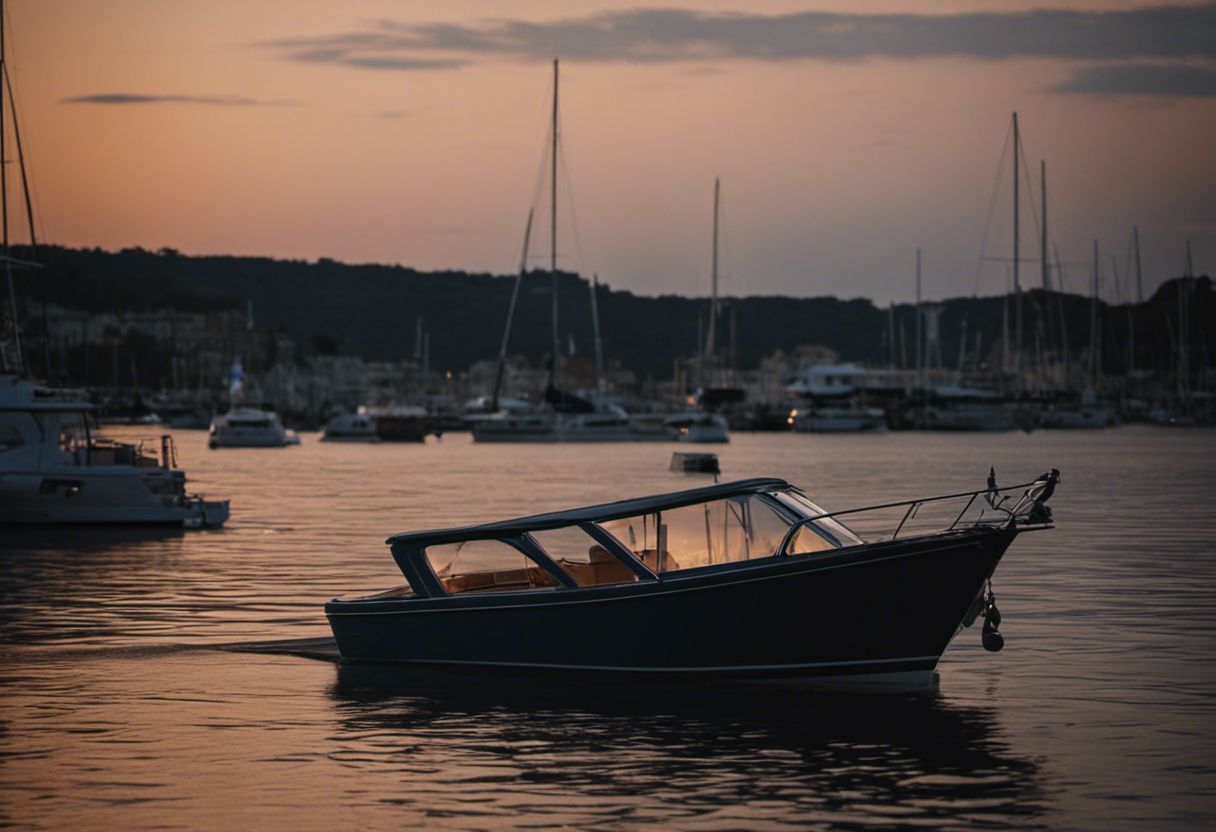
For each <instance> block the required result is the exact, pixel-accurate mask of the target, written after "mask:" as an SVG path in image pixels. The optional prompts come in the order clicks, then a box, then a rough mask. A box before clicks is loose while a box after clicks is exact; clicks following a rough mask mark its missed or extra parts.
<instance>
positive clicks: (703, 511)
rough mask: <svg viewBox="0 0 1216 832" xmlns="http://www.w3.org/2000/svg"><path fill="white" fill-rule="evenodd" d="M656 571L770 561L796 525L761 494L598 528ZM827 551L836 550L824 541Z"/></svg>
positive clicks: (653, 513)
mask: <svg viewBox="0 0 1216 832" xmlns="http://www.w3.org/2000/svg"><path fill="white" fill-rule="evenodd" d="M600 525H601V526H602V527H603V529H604V530H605V531H607V532H608V533H609V534H611V535H612V536H613V537H615V538H616V539H617V540H619V541H620V542H621V544H622V545H623V546H625V547H626V548H627V549H629V551H631V552H632V553H633V554H634V556H635V557H637V558H638V559H639V560H640V561H642V563H644V564H646V566H648V567H649V568H650V569H652V570H654V571H655V572H659V573H662V572H674V571H677V570H680V569H692V568H694V567H698V566H709V565H711V564H717V563H731V562H735V561H744V560H751V559H754V558H765V557H770V556H772V555H774V554H776V553H777V550H778V549H779V548H780V547H781V542H782V541H783V540H784V539H785V535H786V532H788V531H789V528H790V526H791V525H792V521H791V520H790V519H788V518H787V517H785V516H784V515H783V514H782V513H780V512H778V511H777V509H776V508H774V507H773V506H772V505H770V504H769V503H768V502H766V501H765V500H764V499H763V498H762V497H761V496H759V495H757V494H744V495H741V496H737V497H730V498H728V499H725V500H714V501H712V502H708V503H699V504H696V505H691V506H684V507H681V508H675V509H666V510H664V511H656V512H651V513H647V514H640V515H637V516H634V517H625V518H622V519H620V520H609V521H606V522H604V523H601V524H600ZM824 542H825V546H824V547H823V548H834V547H833V546H832V544H831V542H830V541H826V540H825V541H824Z"/></svg>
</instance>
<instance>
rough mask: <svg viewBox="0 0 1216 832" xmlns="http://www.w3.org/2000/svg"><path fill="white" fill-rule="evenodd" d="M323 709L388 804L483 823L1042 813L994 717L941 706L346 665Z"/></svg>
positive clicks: (923, 820)
mask: <svg viewBox="0 0 1216 832" xmlns="http://www.w3.org/2000/svg"><path fill="white" fill-rule="evenodd" d="M329 695H330V698H331V700H332V702H333V705H334V710H335V718H336V719H337V721H338V730H337V731H336V732H335V734H334V735H333V736H332V740H333V742H334V743H335V745H336V746H337V748H336V750H335V755H336V756H337V757H339V758H341V759H342V760H343V761H344V763H345V764H347V765H351V766H354V767H360V766H366V767H368V768H369V769H377V770H379V769H382V768H383V767H384V766H386V765H395V766H397V767H398V768H399V769H400V770H401V772H402V773H403V774H406V773H408V774H409V777H410V791H409V794H408V795H398V796H396V798H395V799H397V800H400V801H403V802H404V803H406V804H409V803H413V804H415V805H416V807H417V808H418V809H426V811H428V812H436V813H441V814H443V815H444V816H449V817H451V816H459V815H461V814H465V813H470V814H471V813H474V812H476V813H478V815H479V816H481V817H482V821H481V822H483V823H484V822H485V821H486V816H487V815H491V816H492V815H494V814H497V813H498V812H499V811H501V812H503V813H508V812H514V813H515V816H516V817H518V812H519V810H520V807H521V804H526V805H527V806H528V808H529V811H530V813H544V814H554V815H558V816H559V817H554V818H551V820H552V821H553V822H562V823H573V824H583V823H587V822H590V821H591V820H592V819H595V820H596V821H598V822H603V823H613V822H617V823H620V822H627V823H628V824H629V825H631V826H637V825H647V824H654V825H670V824H672V823H679V824H680V825H682V826H685V827H687V826H689V825H692V824H695V822H697V821H698V820H700V821H708V820H709V819H711V818H712V819H713V820H714V821H716V822H718V823H721V824H725V825H726V826H743V827H749V826H750V827H753V828H754V827H755V826H756V825H757V824H760V825H762V824H764V823H766V822H776V823H780V824H782V825H784V824H789V823H790V822H791V821H792V820H796V821H797V823H799V824H812V825H814V824H829V825H830V824H832V823H846V824H850V825H851V824H873V823H879V824H884V825H888V824H892V823H898V824H910V825H926V824H928V825H932V826H935V827H937V826H941V825H946V824H951V823H966V824H967V825H969V826H984V825H987V824H988V823H992V824H994V825H996V826H1002V827H1005V826H1010V825H1013V826H1022V827H1024V826H1026V825H1028V824H1031V823H1033V822H1034V821H1035V820H1036V819H1037V818H1039V817H1040V816H1041V815H1042V814H1043V813H1044V812H1045V810H1046V801H1047V795H1046V793H1045V786H1044V777H1043V774H1042V772H1041V770H1040V768H1039V765H1038V763H1037V762H1036V761H1035V760H1034V759H1032V758H1031V757H1028V756H1026V755H1020V754H1018V753H1016V752H1014V751H1013V750H1011V749H1010V748H1009V746H1008V744H1007V742H1006V741H1005V740H1004V739H1003V736H1002V729H1001V726H1000V722H999V719H998V712H997V711H996V710H995V709H993V708H986V707H970V706H964V705H959V704H954V703H950V702H948V701H945V700H944V699H943V697H941V696H940V695H938V694H936V693H919V694H907V695H898V696H896V695H890V694H886V695H867V694H858V693H841V692H817V693H811V694H807V693H804V692H800V693H798V694H791V693H790V691H789V690H788V689H781V688H773V687H766V686H757V685H744V684H725V683H715V684H709V685H706V684H699V683H659V684H651V683H646V684H637V683H635V682H628V681H623V682H622V681H612V680H605V679H585V678H584V679H578V678H570V677H568V676H567V677H562V678H561V679H560V680H559V679H554V678H552V677H546V676H535V675H511V676H510V677H509V678H505V677H504V675H503V674H494V675H493V676H487V675H483V674H478V673H474V672H462V671H446V670H438V669H424V668H412V667H402V666H393V665H369V664H340V665H339V666H338V668H337V681H336V683H335V684H334V685H333V687H332V688H331V689H330V692H329ZM462 786H463V787H462ZM403 808H407V807H403ZM605 813H607V816H605ZM533 819H534V820H537V822H540V821H539V820H538V819H536V818H533Z"/></svg>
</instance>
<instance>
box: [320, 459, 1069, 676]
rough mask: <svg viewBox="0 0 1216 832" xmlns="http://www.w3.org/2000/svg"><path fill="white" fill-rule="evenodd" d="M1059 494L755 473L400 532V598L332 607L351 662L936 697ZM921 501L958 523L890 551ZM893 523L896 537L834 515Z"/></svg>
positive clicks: (1049, 488)
mask: <svg viewBox="0 0 1216 832" xmlns="http://www.w3.org/2000/svg"><path fill="white" fill-rule="evenodd" d="M1058 480H1059V477H1058V473H1057V472H1056V471H1054V470H1053V471H1052V472H1051V473H1049V474H1045V475H1043V476H1042V477H1040V478H1039V479H1037V480H1036V481H1034V482H1032V483H1025V484H1023V485H1020V486H1015V487H1012V488H1005V489H1001V488H997V487H996V485H995V483H994V482H993V480H992V478H991V477H990V480H989V487H988V488H987V489H982V490H978V491H971V492H963V493H960V494H949V495H945V496H942V497H931V498H923V499H918V500H909V501H906V502H903V503H890V504H884V505H878V506H870V507H866V508H863V509H851V510H848V511H840V512H825V511H823V510H822V509H821V508H819V507H818V506H817V505H815V504H814V503H813V502H811V501H810V500H809V499H808V498H807V497H806V495H805V494H804V493H803V492H802V491H801V490H799V489H798V488H796V487H794V486H792V485H790V484H789V483H787V482H785V481H784V480H780V479H775V478H757V479H749V480H740V481H737V482H731V483H724V484H719V485H711V486H705V487H702V488H694V489H690V490H686V491H678V492H675V493H670V494H661V495H657V496H653V497H642V498H636V499H629V500H623V501H620V502H615V503H607V504H603V505H595V506H588V507H585V508H576V509H570V510H567V511H559V512H554V513H550V514H540V515H535V516H531V517H525V518H522V519H518V520H505V521H501V522H495V523H487V524H483V525H476V526H466V527H462V528H452V529H441V530H435V531H420V532H411V533H406V534H399V535H395V536H393V537H391V538H389V540H388V544H389V546H390V547H391V552H392V556H393V559H394V561H395V562H396V563H397V566H398V567H399V568H400V569H401V571H402V573H403V574H404V576H405V578H406V580H407V581H408V586H402V587H398V588H396V589H391V590H388V591H386V592H383V593H380V594H377V595H371V596H368V597H363V598H354V599H334V600H333V601H330V602H329V603H328V604H326V606H325V612H326V615H327V617H328V618H329V622H330V625H331V627H332V628H333V632H334V636H335V639H336V641H337V645H338V649H339V651H340V653H341V656H342V657H343V658H344V659H347V660H352V659H357V660H373V661H399V662H409V663H417V664H430V665H477V666H484V667H509V668H534V669H548V670H568V671H580V672H606V673H629V674H645V675H658V674H667V675H675V676H682V677H689V676H693V677H695V676H713V677H739V678H745V679H761V680H764V679H774V678H790V677H793V678H806V677H812V678H817V679H823V678H828V679H833V680H837V681H839V680H841V679H857V678H858V677H861V678H863V679H864V680H865V681H874V682H887V681H891V682H895V683H897V684H901V685H902V684H912V685H918V684H923V683H931V681H932V676H933V672H934V670H935V668H936V666H937V663H938V660H939V659H940V657H941V655H942V652H943V651H944V650H945V649H946V647H947V645H948V644H949V643H950V640H951V639H952V638H953V637H954V635H955V634H956V633H957V632H958V631H960V630H961V629H962V628H963V627H964V626H969V625H970V624H971V623H973V622H974V621H975V619H976V617H977V616H979V615H981V614H982V615H983V616H984V619H985V623H984V639H983V640H984V644H985V647H987V648H988V649H990V650H999V649H1000V647H1001V646H1002V644H1003V640H1002V638H1001V635H1000V633H999V632H998V631H997V629H996V625H997V623H998V622H999V613H997V611H996V607H995V599H994V597H993V595H992V593H991V590H990V586H991V578H992V574H993V571H994V570H995V569H996V566H997V564H998V562H999V561H1000V559H1001V556H1002V555H1003V554H1004V552H1005V550H1006V549H1007V548H1008V547H1009V545H1010V543H1012V542H1013V540H1014V538H1015V537H1016V536H1017V535H1018V534H1019V533H1021V532H1023V531H1029V530H1034V529H1045V528H1050V527H1051V525H1052V524H1051V512H1050V510H1049V509H1048V508H1047V507H1046V506H1045V505H1044V504H1045V503H1046V502H1047V500H1048V499H1049V498H1050V496H1051V494H1052V492H1053V491H1054V489H1055V486H1056V483H1057V482H1058ZM927 504H934V505H935V506H938V507H940V506H945V508H946V509H947V511H948V514H949V516H950V517H953V518H954V521H953V522H952V523H950V524H949V525H945V524H943V527H942V528H939V529H935V530H931V531H918V532H916V533H908V534H907V535H906V536H904V537H901V536H900V533H901V532H902V531H903V530H904V529H905V528H906V527H907V525H908V521H909V519H910V518H915V517H916V516H917V514H918V512H920V509H921V508H922V507H923V506H925V505H927ZM959 505H961V510H959V508H958V506H959ZM892 509H894V510H896V514H895V516H899V511H900V510H902V514H903V519H902V520H901V521H900V522H899V525H898V526H897V527H896V528H895V530H894V532H893V533H892V534H891V535H890V536H889V537H887V536H885V535H884V536H881V537H878V536H872V535H867V537H864V538H863V537H862V535H861V534H859V533H857V532H855V531H853V529H851V528H850V527H849V526H846V525H845V523H844V520H843V518H844V517H845V516H846V515H854V516H856V515H860V514H861V513H863V512H877V511H890V510H892ZM986 588H988V591H987V593H986V592H985V590H986Z"/></svg>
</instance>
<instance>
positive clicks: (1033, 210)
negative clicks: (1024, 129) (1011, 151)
mask: <svg viewBox="0 0 1216 832" xmlns="http://www.w3.org/2000/svg"><path fill="white" fill-rule="evenodd" d="M1019 150H1020V153H1021V157H1022V178H1023V179H1024V180H1025V181H1026V197H1027V199H1029V200H1030V219H1031V220H1032V221H1033V222H1034V230H1035V237H1036V238H1037V239H1040V240H1041V239H1043V229H1041V228H1039V208H1038V206H1037V205H1035V202H1034V183H1033V182H1031V181H1030V170H1029V168H1030V163H1029V162H1028V161H1026V143H1025V142H1022V143H1021V147H1020V148H1019ZM1019 259H1023V258H1019ZM1026 262H1028V263H1033V262H1035V261H1034V260H1026Z"/></svg>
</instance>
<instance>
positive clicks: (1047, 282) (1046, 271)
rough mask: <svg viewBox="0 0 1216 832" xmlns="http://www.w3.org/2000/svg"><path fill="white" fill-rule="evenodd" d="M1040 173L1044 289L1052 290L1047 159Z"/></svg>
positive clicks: (1040, 254) (1041, 253)
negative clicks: (1048, 254)
mask: <svg viewBox="0 0 1216 832" xmlns="http://www.w3.org/2000/svg"><path fill="white" fill-rule="evenodd" d="M1039 175H1040V177H1041V178H1042V186H1041V188H1040V190H1041V191H1042V197H1043V240H1042V243H1043V245H1042V247H1041V248H1040V250H1039V258H1040V260H1041V261H1042V263H1043V289H1044V290H1046V291H1048V292H1050V291H1051V264H1050V263H1049V262H1048V260H1047V160H1046V159H1041V160H1039Z"/></svg>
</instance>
